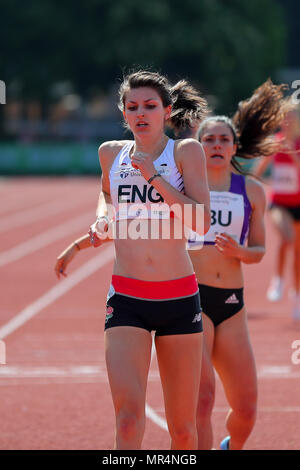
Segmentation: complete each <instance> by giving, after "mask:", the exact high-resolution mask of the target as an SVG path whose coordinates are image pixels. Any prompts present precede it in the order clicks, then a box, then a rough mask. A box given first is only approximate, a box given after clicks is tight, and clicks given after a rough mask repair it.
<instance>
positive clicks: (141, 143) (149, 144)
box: [132, 134, 169, 159]
mask: <svg viewBox="0 0 300 470" xmlns="http://www.w3.org/2000/svg"><path fill="white" fill-rule="evenodd" d="M168 140H169V137H168V136H167V135H165V134H163V135H161V134H160V135H159V136H158V138H155V139H154V138H153V136H151V137H150V136H149V137H148V136H143V138H142V139H141V138H139V136H136V137H135V143H134V146H133V150H132V152H143V153H146V154H147V155H151V157H152V158H153V159H156V158H157V157H159V155H160V154H161V153H162V152H163V150H164V149H165V147H166V145H167V142H168Z"/></svg>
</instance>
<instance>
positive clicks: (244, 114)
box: [199, 79, 294, 175]
mask: <svg viewBox="0 0 300 470" xmlns="http://www.w3.org/2000/svg"><path fill="white" fill-rule="evenodd" d="M287 88H288V87H287V85H284V84H281V85H274V84H273V83H272V81H271V80H270V79H268V80H267V81H266V82H265V83H263V84H262V85H261V86H260V87H258V88H257V89H256V90H255V91H254V92H253V95H252V96H251V97H250V98H248V99H246V100H244V101H241V102H240V103H239V105H238V110H237V111H236V113H235V114H234V116H233V118H232V119H230V118H229V117H227V116H211V117H209V118H208V119H206V120H205V121H204V122H203V123H202V124H201V126H200V128H199V139H200V138H201V135H202V134H203V131H204V129H205V126H206V124H207V123H208V122H223V123H224V124H227V126H228V127H229V128H230V129H231V131H232V134H233V140H234V143H235V144H237V145H238V148H237V151H236V154H235V155H234V156H233V157H232V160H231V163H232V165H233V167H234V168H235V169H236V170H237V171H238V172H239V173H242V174H246V175H247V174H248V175H251V173H249V172H245V171H244V170H243V168H242V166H241V164H240V162H239V161H238V159H237V158H238V157H240V158H243V159H247V160H249V159H252V158H255V157H261V156H269V155H272V154H274V153H275V152H276V151H278V149H279V145H280V144H279V143H278V142H275V140H274V134H275V133H276V131H277V130H278V128H279V126H280V125H281V123H282V121H283V119H284V117H285V115H286V114H287V113H288V112H289V111H291V109H293V107H294V105H293V104H292V102H291V100H289V99H288V98H285V97H284V90H286V89H287Z"/></svg>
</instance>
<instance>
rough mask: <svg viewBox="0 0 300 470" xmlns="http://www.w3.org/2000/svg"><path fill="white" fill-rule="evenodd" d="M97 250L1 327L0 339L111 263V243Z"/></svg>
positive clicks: (112, 251) (112, 249)
mask: <svg viewBox="0 0 300 470" xmlns="http://www.w3.org/2000/svg"><path fill="white" fill-rule="evenodd" d="M99 250H100V251H101V252H100V253H99V254H98V255H96V256H95V257H94V258H92V259H91V260H89V261H88V262H86V263H85V264H84V265H83V266H81V267H80V268H78V269H77V270H76V271H74V272H73V273H72V274H69V276H68V277H67V278H66V279H63V280H62V281H59V283H58V284H57V285H55V286H54V287H52V289H50V290H49V291H48V292H46V293H45V294H44V295H43V296H42V297H39V298H38V299H37V300H36V301H35V302H33V303H32V304H30V305H28V307H26V308H25V309H24V310H22V311H21V312H20V313H19V314H17V315H16V316H15V317H14V318H12V319H11V320H10V321H9V322H8V323H6V324H5V325H4V326H2V327H1V328H0V339H4V338H6V337H7V336H8V335H10V334H11V333H13V332H14V331H15V330H17V329H18V328H20V326H22V325H24V323H26V322H27V321H28V320H30V319H31V318H33V317H34V316H35V315H37V314H38V313H39V312H40V311H41V310H43V309H44V308H46V307H48V306H49V305H51V304H52V303H53V302H54V301H55V300H57V299H59V298H60V297H61V296H62V295H64V294H65V293H66V292H68V291H69V290H70V289H72V288H73V287H74V286H76V285H77V284H79V283H80V282H81V281H82V280H83V279H85V278H87V277H89V276H90V275H91V274H93V273H94V272H96V271H97V270H98V269H100V268H101V267H102V266H104V265H105V264H107V263H109V262H110V261H112V259H113V256H114V248H113V245H112V243H110V244H109V246H108V247H103V248H102V247H100V248H99Z"/></svg>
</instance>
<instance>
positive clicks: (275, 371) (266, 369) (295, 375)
mask: <svg viewBox="0 0 300 470" xmlns="http://www.w3.org/2000/svg"><path fill="white" fill-rule="evenodd" d="M257 377H258V378H259V379H260V378H262V379H299V378H300V367H298V368H297V367H296V366H279V365H272V366H261V367H259V369H258V371H257Z"/></svg>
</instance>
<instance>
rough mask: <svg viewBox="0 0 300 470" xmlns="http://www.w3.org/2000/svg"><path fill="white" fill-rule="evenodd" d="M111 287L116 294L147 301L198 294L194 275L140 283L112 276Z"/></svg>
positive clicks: (123, 277) (138, 280)
mask: <svg viewBox="0 0 300 470" xmlns="http://www.w3.org/2000/svg"><path fill="white" fill-rule="evenodd" d="M112 285H113V287H114V289H115V291H116V293H117V294H123V295H128V296H130V297H137V298H141V299H149V300H165V299H174V298H180V297H188V296H192V295H195V294H196V293H197V292H198V283H197V279H196V276H195V274H191V275H190V276H186V277H182V278H180V279H173V280H171V281H142V280H140V279H132V278H130V277H125V276H117V275H115V274H113V276H112Z"/></svg>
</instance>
